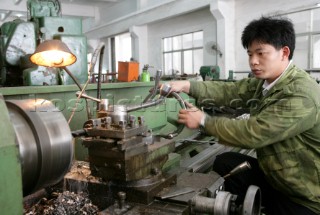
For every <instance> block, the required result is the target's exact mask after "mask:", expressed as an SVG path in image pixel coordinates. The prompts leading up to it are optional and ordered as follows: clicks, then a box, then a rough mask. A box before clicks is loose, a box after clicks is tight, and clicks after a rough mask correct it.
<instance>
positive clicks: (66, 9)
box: [0, 0, 109, 17]
mask: <svg viewBox="0 0 320 215" xmlns="http://www.w3.org/2000/svg"><path fill="white" fill-rule="evenodd" d="M108 1H109V0H108ZM96 9H97V8H96V7H95V6H91V5H75V4H70V3H61V11H62V15H63V16H79V17H95V12H96ZM0 10H5V11H13V12H24V13H26V12H27V1H26V0H21V1H20V0H15V1H13V0H1V4H0Z"/></svg>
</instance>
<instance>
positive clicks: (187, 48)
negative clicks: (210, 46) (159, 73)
mask: <svg viewBox="0 0 320 215" xmlns="http://www.w3.org/2000/svg"><path fill="white" fill-rule="evenodd" d="M163 63H164V66H163V68H164V74H165V75H176V74H180V75H183V74H195V73H199V70H200V67H201V66H202V64H203V31H197V32H193V33H188V34H182V35H177V36H173V37H166V38H163Z"/></svg>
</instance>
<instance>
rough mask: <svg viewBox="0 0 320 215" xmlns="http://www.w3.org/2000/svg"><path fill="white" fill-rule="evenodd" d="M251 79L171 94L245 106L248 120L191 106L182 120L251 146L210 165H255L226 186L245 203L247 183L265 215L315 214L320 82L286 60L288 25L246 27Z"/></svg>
mask: <svg viewBox="0 0 320 215" xmlns="http://www.w3.org/2000/svg"><path fill="white" fill-rule="evenodd" d="M241 39H242V45H243V47H244V48H245V49H247V53H248V56H249V64H250V68H251V71H252V73H253V74H254V77H253V78H248V79H243V80H240V81H237V82H214V81H205V82H189V81H176V82H171V83H170V85H171V87H172V91H176V92H185V93H188V94H190V95H191V96H193V97H195V98H196V99H197V102H198V103H199V104H201V103H205V102H208V101H209V102H211V103H214V104H215V105H218V106H232V107H235V108H241V107H249V108H250V118H248V119H242V120H234V119H229V118H225V117H216V116H207V115H206V114H205V113H203V112H202V111H200V110H198V109H196V108H194V107H190V109H188V110H181V111H180V113H179V119H178V120H179V122H180V123H183V124H185V125H186V126H187V127H189V128H199V127H200V126H203V129H204V131H205V132H206V133H207V134H208V135H213V136H215V137H218V138H219V142H220V143H222V144H226V145H230V146H235V147H242V148H254V149H256V152H257V159H255V158H252V157H249V156H245V155H242V154H238V153H225V154H222V155H220V156H217V158H216V160H215V163H214V165H213V168H214V170H215V171H216V172H218V173H219V174H220V175H225V174H227V173H228V172H229V171H230V170H231V169H233V168H234V167H236V166H237V165H238V164H240V163H242V162H244V161H248V162H249V163H250V164H251V166H252V169H251V170H248V171H245V172H242V173H239V174H238V175H234V176H231V177H228V178H227V179H226V181H225V187H226V190H228V191H230V192H231V193H233V194H238V196H239V198H240V201H241V200H243V198H244V196H245V193H246V190H247V188H248V186H249V185H251V184H254V185H257V186H259V187H260V189H261V193H262V206H263V207H264V208H265V213H266V214H275V215H295V214H296V215H302V214H303V215H308V214H310V215H311V214H313V215H315V214H320V86H319V85H318V84H317V83H316V81H314V80H313V79H312V78H311V77H310V76H309V75H308V74H307V73H306V72H305V71H303V70H301V69H299V68H297V67H296V66H295V65H293V63H292V62H291V59H292V56H293V52H294V49H295V32H294V28H293V24H292V23H291V22H290V21H289V20H286V19H281V18H271V17H262V18H260V19H259V20H254V21H252V22H250V23H249V24H248V26H246V27H245V29H244V31H243V33H242V38H241Z"/></svg>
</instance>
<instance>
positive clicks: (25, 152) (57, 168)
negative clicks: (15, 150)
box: [6, 99, 73, 195]
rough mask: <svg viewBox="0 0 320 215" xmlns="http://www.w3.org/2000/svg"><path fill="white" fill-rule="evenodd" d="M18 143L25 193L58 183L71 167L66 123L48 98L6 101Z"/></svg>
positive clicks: (69, 139)
mask: <svg viewBox="0 0 320 215" xmlns="http://www.w3.org/2000/svg"><path fill="white" fill-rule="evenodd" d="M6 105H7V107H8V111H9V115H10V119H11V121H12V124H13V128H14V131H15V134H16V140H17V144H18V145H19V152H20V159H21V166H22V179H23V193H24V195H27V194H29V193H31V192H34V191H36V190H38V189H41V188H43V187H46V186H49V185H53V184H55V183H57V182H59V181H60V180H61V179H62V178H63V176H64V175H65V174H66V172H67V171H68V170H69V168H70V166H71V161H72V157H73V145H72V136H71V131H70V128H69V125H68V123H67V121H66V119H65V118H64V116H63V115H62V113H61V112H59V111H58V109H57V108H55V107H54V105H53V104H52V103H51V102H50V101H47V100H41V99H38V100H32V99H30V100H7V101H6Z"/></svg>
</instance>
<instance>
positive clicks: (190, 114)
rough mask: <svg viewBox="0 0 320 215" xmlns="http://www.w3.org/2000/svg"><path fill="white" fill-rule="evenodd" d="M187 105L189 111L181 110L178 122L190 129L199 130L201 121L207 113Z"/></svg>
mask: <svg viewBox="0 0 320 215" xmlns="http://www.w3.org/2000/svg"><path fill="white" fill-rule="evenodd" d="M186 104H187V107H188V109H186V110H184V109H181V110H180V111H179V115H178V122H179V123H182V124H185V125H186V126H187V127H188V128H192V129H193V128H199V126H200V122H201V119H202V117H204V114H205V113H203V112H202V111H201V110H199V109H198V108H196V107H194V106H193V105H192V104H190V103H186Z"/></svg>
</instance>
